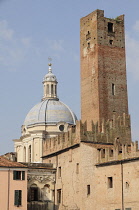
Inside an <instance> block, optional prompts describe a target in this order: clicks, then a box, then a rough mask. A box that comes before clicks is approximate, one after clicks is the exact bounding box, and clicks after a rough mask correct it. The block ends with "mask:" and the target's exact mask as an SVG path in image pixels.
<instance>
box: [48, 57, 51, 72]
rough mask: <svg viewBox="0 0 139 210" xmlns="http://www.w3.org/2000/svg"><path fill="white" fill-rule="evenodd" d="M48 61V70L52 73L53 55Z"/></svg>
mask: <svg viewBox="0 0 139 210" xmlns="http://www.w3.org/2000/svg"><path fill="white" fill-rule="evenodd" d="M48 61H49V63H48V66H49V69H48V72H49V73H52V68H51V66H52V63H51V61H52V58H51V57H48Z"/></svg>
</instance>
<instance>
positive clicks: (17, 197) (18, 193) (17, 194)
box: [14, 190, 22, 206]
mask: <svg viewBox="0 0 139 210" xmlns="http://www.w3.org/2000/svg"><path fill="white" fill-rule="evenodd" d="M14 205H15V206H21V205H22V190H15V191H14Z"/></svg>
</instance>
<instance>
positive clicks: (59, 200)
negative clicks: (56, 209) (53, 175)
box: [57, 189, 61, 204]
mask: <svg viewBox="0 0 139 210" xmlns="http://www.w3.org/2000/svg"><path fill="white" fill-rule="evenodd" d="M57 203H58V204H59V203H61V189H59V190H57Z"/></svg>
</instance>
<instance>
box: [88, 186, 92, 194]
mask: <svg viewBox="0 0 139 210" xmlns="http://www.w3.org/2000/svg"><path fill="white" fill-rule="evenodd" d="M90 192H91V191H90V185H87V195H90Z"/></svg>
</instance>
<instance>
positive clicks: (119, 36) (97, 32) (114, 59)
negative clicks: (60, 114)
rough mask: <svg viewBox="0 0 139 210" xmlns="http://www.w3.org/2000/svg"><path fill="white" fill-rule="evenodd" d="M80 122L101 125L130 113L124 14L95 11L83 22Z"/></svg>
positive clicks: (81, 37) (89, 126)
mask: <svg viewBox="0 0 139 210" xmlns="http://www.w3.org/2000/svg"><path fill="white" fill-rule="evenodd" d="M80 27H81V29H80V55H81V119H82V121H83V122H84V121H86V120H87V121H88V129H90V128H91V121H92V120H93V121H94V123H96V122H101V121H102V119H105V120H108V119H109V120H111V119H112V116H113V113H114V114H115V115H117V116H118V115H122V114H123V113H125V114H128V101H127V83H126V63H125V34H124V15H121V16H119V17H117V18H115V19H110V18H105V17H104V11H102V10H96V11H94V12H92V13H91V14H89V15H87V16H86V17H83V18H81V22H80Z"/></svg>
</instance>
